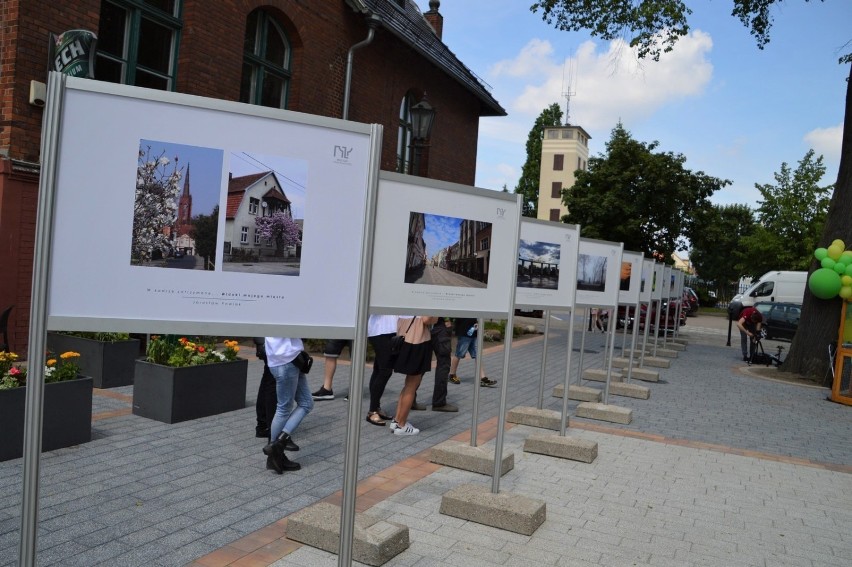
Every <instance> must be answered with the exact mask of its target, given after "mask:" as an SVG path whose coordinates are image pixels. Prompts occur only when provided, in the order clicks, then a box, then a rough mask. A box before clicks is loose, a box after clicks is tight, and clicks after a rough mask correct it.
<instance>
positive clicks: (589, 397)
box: [553, 384, 603, 402]
mask: <svg viewBox="0 0 852 567" xmlns="http://www.w3.org/2000/svg"><path fill="white" fill-rule="evenodd" d="M564 392H565V386H563V385H562V384H559V385H557V386H554V387H553V397H555V398H561V397H562V395H563V393H564ZM601 396H603V392H601V391H600V390H598V389H597V388H589V387H587V386H568V399H569V400H580V401H581V402H599V401H601Z"/></svg>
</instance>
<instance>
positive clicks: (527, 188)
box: [515, 102, 562, 218]
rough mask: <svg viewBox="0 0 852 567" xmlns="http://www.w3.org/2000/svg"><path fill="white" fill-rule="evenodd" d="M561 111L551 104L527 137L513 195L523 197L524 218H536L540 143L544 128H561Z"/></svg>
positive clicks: (555, 104) (539, 173)
mask: <svg viewBox="0 0 852 567" xmlns="http://www.w3.org/2000/svg"><path fill="white" fill-rule="evenodd" d="M561 125H562V110H561V109H560V108H559V105H558V104H557V103H555V102H554V103H553V104H551V105H550V106H548V107H547V108H545V109H544V110H542V111H541V114H539V116H538V118H536V119H535V124H534V125H533V127H532V130H530V134H529V136H528V137H527V161H525V162H524V166H523V168H521V178H520V179H518V186H517V187H515V193H517V194H520V195H523V197H522V199H523V200H522V207H523V210H522V214H523V216H525V217H531V218H536V216H537V215H538V184H539V180H540V178H541V141H542V139H543V138H544V127H545V126H561Z"/></svg>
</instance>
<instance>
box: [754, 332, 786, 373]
mask: <svg viewBox="0 0 852 567" xmlns="http://www.w3.org/2000/svg"><path fill="white" fill-rule="evenodd" d="M765 337H766V331H765V330H764V329H761V330H760V331H759V332H758V334H756V335H755V336H753V337H752V338H751V344H750V345H749V346H750V348H749V352H750V353H751V356H749V359H748V365H749V366H751V365H752V364H756V365H757V364H762V365H765V366H771V365H773V364H774V365H775V367H776V368H777V367H779V366H781V364H783V363H784V359H783V358H782V356H781V355H782V353H783V352H784V347H783V346H782V345H778V346H777V347H776V348H777V349H778V352H777V353H776V354H767V353H766V351H764V350H763V342H762V340H763V339H764V338H765Z"/></svg>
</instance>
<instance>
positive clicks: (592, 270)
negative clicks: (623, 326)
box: [575, 238, 624, 307]
mask: <svg viewBox="0 0 852 567" xmlns="http://www.w3.org/2000/svg"><path fill="white" fill-rule="evenodd" d="M623 248H624V243H622V242H607V241H605V240H592V239H589V238H581V239H580V252H579V256H578V259H577V297H576V300H575V301H576V304H577V305H579V306H584V307H598V306H601V305H606V306H610V305H611V306H615V305H617V304H618V293H619V282H620V281H621V254H622V251H623Z"/></svg>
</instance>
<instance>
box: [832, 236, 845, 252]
mask: <svg viewBox="0 0 852 567" xmlns="http://www.w3.org/2000/svg"><path fill="white" fill-rule="evenodd" d="M831 245H832V246H839V247H840V250H841V251H843V250H846V244H844V243H843V241H842V240H840V239H839V238H838V239H837V240H834V241H832V243H831Z"/></svg>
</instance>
